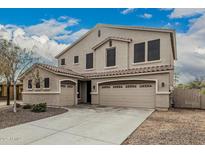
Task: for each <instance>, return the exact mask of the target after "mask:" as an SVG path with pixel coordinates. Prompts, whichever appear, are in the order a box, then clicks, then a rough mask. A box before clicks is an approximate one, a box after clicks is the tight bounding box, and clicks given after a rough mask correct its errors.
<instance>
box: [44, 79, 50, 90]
mask: <svg viewBox="0 0 205 154" xmlns="http://www.w3.org/2000/svg"><path fill="white" fill-rule="evenodd" d="M49 87H50V82H49V78H45V79H44V88H49Z"/></svg>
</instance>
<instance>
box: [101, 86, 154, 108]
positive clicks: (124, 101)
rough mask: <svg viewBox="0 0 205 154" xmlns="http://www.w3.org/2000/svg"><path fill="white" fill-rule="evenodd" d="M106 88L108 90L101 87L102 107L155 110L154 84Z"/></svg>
mask: <svg viewBox="0 0 205 154" xmlns="http://www.w3.org/2000/svg"><path fill="white" fill-rule="evenodd" d="M106 86H107V88H106V87H104V88H103V85H101V86H100V93H99V95H100V104H101V105H111V106H127V107H145V108H154V102H155V85H154V83H147V84H146V83H145V84H143V85H141V84H138V85H137V84H133V85H132V84H129V86H128V85H120V84H119V85H106ZM143 86H145V87H143ZM108 87H109V88H108ZM114 87H115V88H114ZM116 87H117V88H116ZM128 87H129V88H128ZM133 87H135V88H133Z"/></svg>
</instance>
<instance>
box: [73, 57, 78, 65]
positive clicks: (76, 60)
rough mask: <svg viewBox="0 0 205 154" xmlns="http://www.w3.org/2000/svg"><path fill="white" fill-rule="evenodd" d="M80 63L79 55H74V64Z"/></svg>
mask: <svg viewBox="0 0 205 154" xmlns="http://www.w3.org/2000/svg"><path fill="white" fill-rule="evenodd" d="M78 63H79V57H78V56H74V64H78Z"/></svg>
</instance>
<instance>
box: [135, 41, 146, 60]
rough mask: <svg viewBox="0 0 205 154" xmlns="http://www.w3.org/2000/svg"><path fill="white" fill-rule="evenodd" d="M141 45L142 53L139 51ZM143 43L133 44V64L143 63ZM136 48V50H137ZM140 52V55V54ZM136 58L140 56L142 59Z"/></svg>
mask: <svg viewBox="0 0 205 154" xmlns="http://www.w3.org/2000/svg"><path fill="white" fill-rule="evenodd" d="M142 45H143V50H144V51H143V52H142V51H140V50H141V49H140V48H142ZM145 45H146V44H145V42H140V43H135V44H134V63H143V62H145V59H146V58H145V55H146V54H145V52H146V51H145ZM137 48H138V49H137ZM141 52H142V53H141ZM137 53H138V55H137ZM138 56H142V57H138Z"/></svg>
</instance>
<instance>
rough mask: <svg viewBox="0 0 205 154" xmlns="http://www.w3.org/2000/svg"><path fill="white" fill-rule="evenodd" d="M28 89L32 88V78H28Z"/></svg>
mask: <svg viewBox="0 0 205 154" xmlns="http://www.w3.org/2000/svg"><path fill="white" fill-rule="evenodd" d="M28 89H32V80H28Z"/></svg>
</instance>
